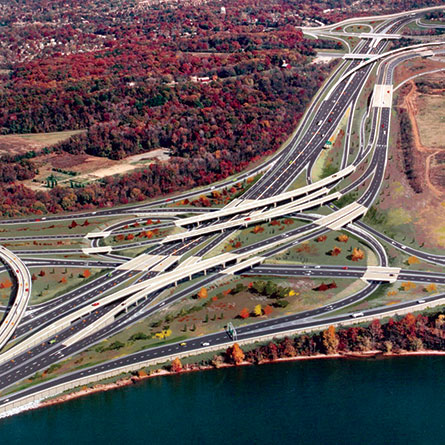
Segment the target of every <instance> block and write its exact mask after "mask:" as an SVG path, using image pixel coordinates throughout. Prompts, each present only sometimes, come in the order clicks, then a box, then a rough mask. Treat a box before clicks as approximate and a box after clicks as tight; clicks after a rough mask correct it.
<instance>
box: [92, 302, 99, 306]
mask: <svg viewBox="0 0 445 445" xmlns="http://www.w3.org/2000/svg"><path fill="white" fill-rule="evenodd" d="M91 306H99V302H96V303H93V304H92V305H91Z"/></svg>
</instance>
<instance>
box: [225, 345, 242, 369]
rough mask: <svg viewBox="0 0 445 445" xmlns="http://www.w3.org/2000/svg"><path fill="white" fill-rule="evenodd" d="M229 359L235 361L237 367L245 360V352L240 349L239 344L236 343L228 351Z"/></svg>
mask: <svg viewBox="0 0 445 445" xmlns="http://www.w3.org/2000/svg"><path fill="white" fill-rule="evenodd" d="M226 354H227V357H228V358H229V359H230V360H231V361H233V362H234V363H235V364H236V365H239V364H241V363H242V362H243V360H244V352H243V350H242V349H241V348H240V346H239V344H238V343H234V345H233V346H232V347H230V348H228V349H227V351H226Z"/></svg>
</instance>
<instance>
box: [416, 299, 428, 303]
mask: <svg viewBox="0 0 445 445" xmlns="http://www.w3.org/2000/svg"><path fill="white" fill-rule="evenodd" d="M423 303H426V301H425V300H424V299H423V298H421V299H420V300H417V304H423Z"/></svg>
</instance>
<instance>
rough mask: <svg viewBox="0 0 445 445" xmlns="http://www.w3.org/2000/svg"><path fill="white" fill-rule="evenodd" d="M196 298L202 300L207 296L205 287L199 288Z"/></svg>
mask: <svg viewBox="0 0 445 445" xmlns="http://www.w3.org/2000/svg"><path fill="white" fill-rule="evenodd" d="M197 295H198V298H199V299H201V300H203V299H204V298H207V289H206V288H205V287H203V288H201V290H200V291H199V292H198V294H197Z"/></svg>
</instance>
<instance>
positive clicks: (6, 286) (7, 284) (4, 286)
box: [0, 279, 12, 289]
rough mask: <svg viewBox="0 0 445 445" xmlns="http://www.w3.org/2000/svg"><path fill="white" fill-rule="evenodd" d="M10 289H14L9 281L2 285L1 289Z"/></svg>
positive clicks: (0, 284)
mask: <svg viewBox="0 0 445 445" xmlns="http://www.w3.org/2000/svg"><path fill="white" fill-rule="evenodd" d="M10 287H12V282H11V281H10V280H8V279H6V280H5V281H2V282H1V283H0V289H9V288H10Z"/></svg>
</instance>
